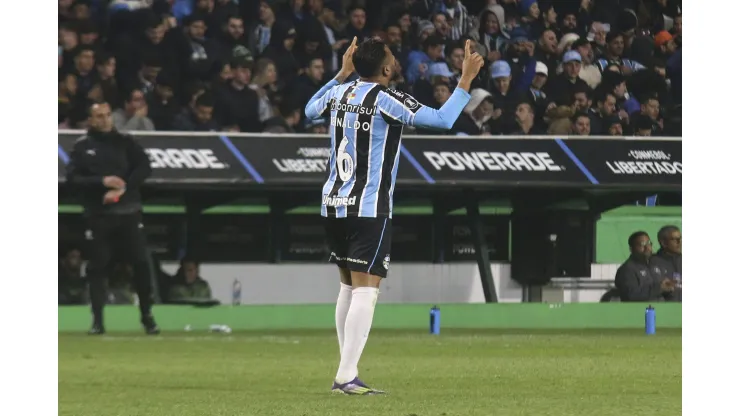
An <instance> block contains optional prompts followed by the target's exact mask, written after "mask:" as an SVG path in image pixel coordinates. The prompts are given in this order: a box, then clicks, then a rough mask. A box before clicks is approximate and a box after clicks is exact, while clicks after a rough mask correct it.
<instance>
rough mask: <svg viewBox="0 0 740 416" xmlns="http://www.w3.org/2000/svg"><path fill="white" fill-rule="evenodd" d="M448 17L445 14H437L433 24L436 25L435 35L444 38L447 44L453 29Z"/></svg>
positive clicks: (433, 17) (434, 16) (433, 18)
mask: <svg viewBox="0 0 740 416" xmlns="http://www.w3.org/2000/svg"><path fill="white" fill-rule="evenodd" d="M447 19H448V16H447V15H446V14H444V13H440V12H437V13H435V14H434V15H433V16H432V24H433V25H434V33H435V34H436V35H437V36H439V37H440V38H442V40H444V41H445V42H447V40H449V38H450V32H451V28H450V25H449V24H448V23H447Z"/></svg>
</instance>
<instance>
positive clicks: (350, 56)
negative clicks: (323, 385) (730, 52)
mask: <svg viewBox="0 0 740 416" xmlns="http://www.w3.org/2000/svg"><path fill="white" fill-rule="evenodd" d="M482 65H483V58H482V57H480V56H479V55H478V54H476V53H472V52H471V45H470V41H468V42H467V43H466V45H465V59H464V61H463V70H462V76H461V77H460V82H459V83H458V85H457V88H456V89H455V91H454V93H453V94H452V96H450V98H449V99H448V100H447V102H446V103H445V104H444V105H443V106H442V108H440V109H439V110H435V109H432V108H429V107H426V106H424V105H422V104H420V103H419V102H418V101H417V100H416V99H414V97H412V96H410V95H408V94H405V93H403V92H399V91H394V90H390V89H388V83H389V82H390V80H391V78H393V68H395V58H394V57H393V54H392V53H391V51H390V49H388V47H387V46H386V45H385V44H384V43H383V42H382V41H380V40H379V39H376V38H373V39H369V40H366V41H364V42H362V43H361V44H360V45H357V38H355V39H354V40H352V44H351V45H350V47H349V49H348V50H347V52H346V53H345V54H344V58H343V62H342V69H341V70H340V71H339V73H338V74H337V76H336V77H335V78H334V79H333V80H331V81H329V83H328V84H326V85H324V86H323V87H322V88H321V89H320V90H319V91H318V92H317V93H316V94H315V95H314V96H313V97H312V98H311V100H310V101H309V102H308V104H307V105H306V116H307V117H308V118H309V119H317V118H320V117H324V116H326V115H329V114H331V118H330V120H331V121H330V126H329V130H330V131H331V153H330V158H329V169H328V170H329V177H328V179H327V181H326V183H325V184H324V189H323V195H322V203H321V215H322V216H323V217H325V218H326V220H325V227H326V232H327V237H328V241H329V248H330V250H331V255H330V257H329V260H330V261H332V262H333V263H335V264H336V265H337V266H338V267H339V276H340V290H339V298H338V300H337V308H336V315H335V318H336V325H337V337H338V339H339V352H340V355H341V359H340V362H339V370H338V371H337V375H336V377H335V379H334V385H333V386H332V391H333V392H339V393H345V394H353V395H366V394H380V393H383V392H382V391H380V390H376V389H372V388H370V387H368V386H367V385H366V384H365V383H363V382H362V381H361V380H360V379H359V377H358V369H357V364H358V362H359V361H360V356H361V355H362V350H363V349H364V348H365V343H366V342H367V337H368V334H369V333H370V327H371V326H372V321H373V314H374V312H375V302H376V301H377V299H378V288H379V287H380V281H381V279H382V278H384V277H385V276H386V274H387V272H388V267H389V263H390V247H391V212H392V210H393V189H394V188H395V182H396V173H397V172H398V160H399V157H400V145H401V132H402V130H403V126H404V125H410V126H415V127H422V128H436V129H447V130H449V129H450V128H451V127H452V124H453V123H454V122H455V120H457V117H458V116H459V115H460V113H461V112H462V110H463V108H464V107H465V105H466V104H467V103H468V101H469V99H470V94H469V93H468V90H469V89H470V83H471V82H472V81H473V79H474V78H475V77H476V76H477V75H478V71H479V70H480V68H481V66H482ZM355 71H356V72H357V74H358V75H359V76H360V78H359V79H358V80H356V81H353V82H349V83H344V84H342V82H344V80H345V79H346V78H347V77H348V76H350V75H351V74H352V73H353V72H355Z"/></svg>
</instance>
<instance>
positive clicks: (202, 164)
mask: <svg viewBox="0 0 740 416" xmlns="http://www.w3.org/2000/svg"><path fill="white" fill-rule="evenodd" d="M146 153H147V155H149V161H150V162H151V166H152V169H228V167H229V165H228V164H226V163H223V162H221V161H220V160H218V158H217V157H216V155H214V154H213V150H211V149H156V148H155V149H152V148H149V149H146Z"/></svg>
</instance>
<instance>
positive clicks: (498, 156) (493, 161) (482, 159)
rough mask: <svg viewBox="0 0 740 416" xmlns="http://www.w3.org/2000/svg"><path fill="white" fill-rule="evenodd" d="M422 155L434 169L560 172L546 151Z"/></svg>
mask: <svg viewBox="0 0 740 416" xmlns="http://www.w3.org/2000/svg"><path fill="white" fill-rule="evenodd" d="M424 157H426V158H427V160H428V161H429V163H431V164H432V166H434V168H435V169H436V170H442V169H443V168H447V169H450V170H453V171H466V170H470V171H515V172H520V171H530V172H545V171H549V172H560V171H564V170H565V166H561V165H558V164H557V163H555V162H554V161H553V160H552V157H551V156H550V154H549V153H547V152H536V153H530V152H506V153H501V152H424Z"/></svg>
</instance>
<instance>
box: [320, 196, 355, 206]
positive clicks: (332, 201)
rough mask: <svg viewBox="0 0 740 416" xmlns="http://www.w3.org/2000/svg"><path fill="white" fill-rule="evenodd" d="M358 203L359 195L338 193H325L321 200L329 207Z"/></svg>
mask: <svg viewBox="0 0 740 416" xmlns="http://www.w3.org/2000/svg"><path fill="white" fill-rule="evenodd" d="M356 203H357V197H356V196H353V197H347V196H337V195H333V196H331V195H324V197H323V198H322V200H321V204H322V205H326V206H327V207H348V206H352V205H355V204H356Z"/></svg>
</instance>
